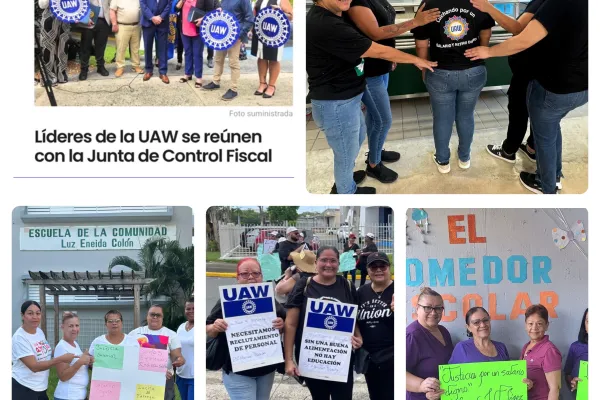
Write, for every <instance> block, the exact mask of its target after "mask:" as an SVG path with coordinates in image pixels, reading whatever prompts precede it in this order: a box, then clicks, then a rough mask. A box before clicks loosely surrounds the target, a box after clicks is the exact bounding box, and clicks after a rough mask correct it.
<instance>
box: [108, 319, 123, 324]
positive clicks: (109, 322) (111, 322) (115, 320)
mask: <svg viewBox="0 0 600 400" xmlns="http://www.w3.org/2000/svg"><path fill="white" fill-rule="evenodd" d="M119 322H121V320H120V319H108V320H106V323H107V324H118V323H119Z"/></svg>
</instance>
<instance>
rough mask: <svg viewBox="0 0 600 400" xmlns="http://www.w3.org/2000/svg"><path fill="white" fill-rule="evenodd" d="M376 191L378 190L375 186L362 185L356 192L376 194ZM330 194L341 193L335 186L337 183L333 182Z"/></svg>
mask: <svg viewBox="0 0 600 400" xmlns="http://www.w3.org/2000/svg"><path fill="white" fill-rule="evenodd" d="M375 192H376V190H375V188H374V187H370V186H362V187H357V188H356V192H354V194H375ZM329 194H339V193H338V192H337V187H336V186H335V183H334V184H333V187H332V188H331V192H329Z"/></svg>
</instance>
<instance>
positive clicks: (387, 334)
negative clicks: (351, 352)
mask: <svg viewBox="0 0 600 400" xmlns="http://www.w3.org/2000/svg"><path fill="white" fill-rule="evenodd" d="M367 270H368V271H369V276H370V277H371V282H370V283H368V284H366V285H364V286H361V287H360V288H358V292H357V293H358V315H357V317H356V319H357V323H358V327H359V328H360V331H361V332H362V335H363V349H364V350H366V351H367V352H368V355H367V357H366V364H365V366H364V368H363V372H364V374H365V379H366V381H367V388H368V389H369V397H370V398H371V399H377V400H394V312H393V311H394V310H393V306H392V302H393V298H394V281H392V275H391V271H390V260H389V259H388V256H387V255H386V254H385V253H379V252H376V253H372V254H371V255H370V256H369V257H368V258H367Z"/></svg>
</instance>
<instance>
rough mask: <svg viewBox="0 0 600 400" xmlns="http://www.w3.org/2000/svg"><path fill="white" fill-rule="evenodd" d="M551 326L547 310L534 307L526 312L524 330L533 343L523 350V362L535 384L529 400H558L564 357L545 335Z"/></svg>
mask: <svg viewBox="0 0 600 400" xmlns="http://www.w3.org/2000/svg"><path fill="white" fill-rule="evenodd" d="M548 325H549V322H548V310H547V309H546V307H544V306H543V305H541V304H535V305H532V306H530V307H528V308H527V310H526V311H525V330H526V331H527V334H528V335H529V339H530V340H529V342H528V343H527V344H525V346H523V349H522V350H521V358H520V359H521V360H527V378H529V379H531V380H532V381H533V388H531V390H530V391H529V392H528V395H527V398H528V399H529V400H558V393H559V391H560V375H561V374H560V369H561V366H562V357H561V355H560V351H559V350H558V349H557V348H556V346H555V345H554V343H552V342H551V341H550V338H549V337H548V335H546V331H547V330H548Z"/></svg>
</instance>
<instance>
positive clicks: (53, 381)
mask: <svg viewBox="0 0 600 400" xmlns="http://www.w3.org/2000/svg"><path fill="white" fill-rule="evenodd" d="M91 380H92V371H90V381H91ZM56 385H58V375H57V374H56V368H55V367H52V368H50V377H49V378H48V390H46V394H47V395H48V398H49V399H50V400H54V391H55V390H56ZM89 395H90V388H89V386H88V397H89ZM175 400H181V396H179V389H177V385H175Z"/></svg>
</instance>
